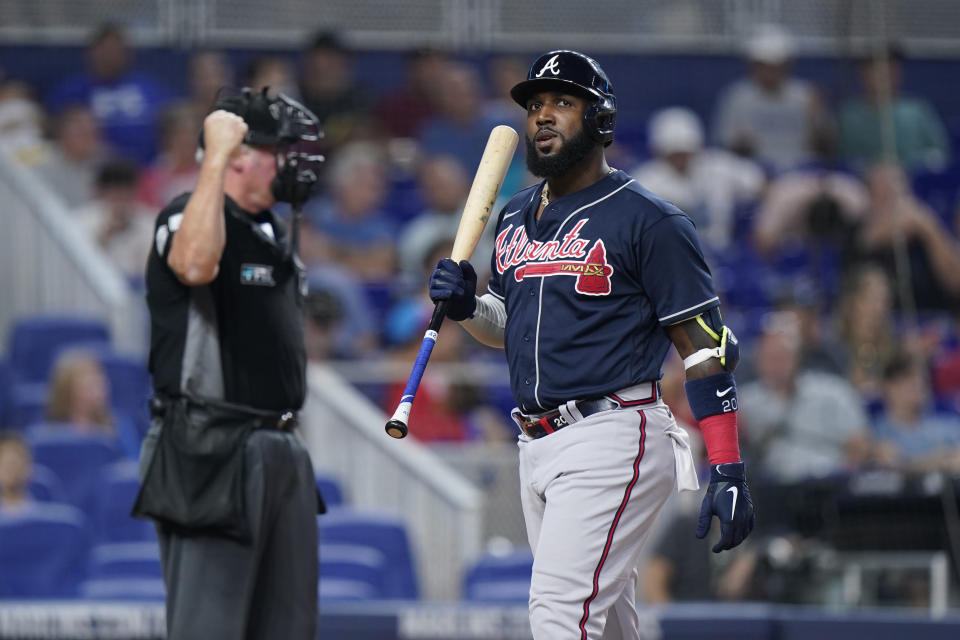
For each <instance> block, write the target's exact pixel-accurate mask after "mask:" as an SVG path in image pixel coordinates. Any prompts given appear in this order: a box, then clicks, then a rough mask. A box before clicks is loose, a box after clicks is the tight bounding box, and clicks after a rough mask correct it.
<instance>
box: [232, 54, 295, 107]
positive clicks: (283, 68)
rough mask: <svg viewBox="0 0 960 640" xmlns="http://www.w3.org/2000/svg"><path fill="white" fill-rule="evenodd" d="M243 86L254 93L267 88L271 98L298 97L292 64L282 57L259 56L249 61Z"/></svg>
mask: <svg viewBox="0 0 960 640" xmlns="http://www.w3.org/2000/svg"><path fill="white" fill-rule="evenodd" d="M243 86H245V87H250V88H251V89H253V90H254V91H255V92H259V91H262V90H263V89H264V88H269V90H268V91H267V93H268V95H270V96H271V97H276V96H277V94H278V93H282V94H284V95H287V96H290V97H291V98H294V99H299V97H300V92H299V90H298V89H297V81H296V73H295V72H294V68H293V63H291V62H290V60H289V59H287V58H285V57H282V56H259V57H257V58H254V59H253V60H252V61H250V64H248V65H247V68H246V70H245V71H244V74H243Z"/></svg>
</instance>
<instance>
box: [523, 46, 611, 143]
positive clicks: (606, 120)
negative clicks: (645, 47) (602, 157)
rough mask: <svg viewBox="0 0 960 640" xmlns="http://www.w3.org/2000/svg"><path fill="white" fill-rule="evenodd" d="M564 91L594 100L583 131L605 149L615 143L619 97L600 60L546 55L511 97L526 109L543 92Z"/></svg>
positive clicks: (554, 53)
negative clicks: (535, 96)
mask: <svg viewBox="0 0 960 640" xmlns="http://www.w3.org/2000/svg"><path fill="white" fill-rule="evenodd" d="M551 89H552V90H557V89H559V90H561V91H567V92H571V93H575V94H577V95H582V96H583V97H585V98H587V99H588V100H591V101H592V103H591V104H590V106H589V107H587V109H586V110H585V111H584V112H583V128H584V130H585V131H586V132H587V135H589V136H590V137H591V138H593V139H594V140H596V141H597V142H602V143H603V145H604V146H607V145H609V144H610V143H611V142H613V130H614V128H615V127H616V124H617V97H616V96H615V95H614V94H613V85H612V84H610V79H609V78H608V77H607V74H606V73H604V72H603V69H601V68H600V65H599V64H597V61H596V60H594V59H593V58H591V57H589V56H585V55H583V54H582V53H579V52H577V51H568V50H557V51H550V52H549V53H545V54H543V55H542V56H540V57H539V58H537V60H536V61H535V62H534V63H533V65H532V66H531V67H530V71H529V72H528V73H527V79H526V80H524V81H523V82H520V83H519V84H517V85H516V86H515V87H513V89H511V90H510V96H511V97H512V98H513V99H514V100H515V101H516V102H517V104H519V105H520V106H521V107H523V108H524V109H526V108H527V100H529V99H530V96H532V95H533V94H535V93H537V92H540V91H549V90H551Z"/></svg>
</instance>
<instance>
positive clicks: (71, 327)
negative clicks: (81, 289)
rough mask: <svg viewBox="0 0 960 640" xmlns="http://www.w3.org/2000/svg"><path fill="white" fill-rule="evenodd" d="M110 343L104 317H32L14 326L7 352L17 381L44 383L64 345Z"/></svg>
mask: <svg viewBox="0 0 960 640" xmlns="http://www.w3.org/2000/svg"><path fill="white" fill-rule="evenodd" d="M109 343H110V332H109V330H108V329H107V325H106V324H105V323H104V322H103V321H102V320H99V319H94V318H78V317H73V316H29V317H25V318H21V319H20V320H18V321H17V322H16V323H15V324H14V325H13V328H12V329H11V331H10V338H9V341H8V345H7V346H8V351H7V353H8V355H9V358H10V368H11V371H12V373H13V376H14V380H15V382H17V383H21V382H44V381H46V379H47V376H48V374H49V373H50V368H51V367H52V365H53V363H54V360H55V359H56V357H57V355H58V354H59V352H60V351H62V350H63V348H64V347H65V346H67V345H79V344H84V345H97V344H109Z"/></svg>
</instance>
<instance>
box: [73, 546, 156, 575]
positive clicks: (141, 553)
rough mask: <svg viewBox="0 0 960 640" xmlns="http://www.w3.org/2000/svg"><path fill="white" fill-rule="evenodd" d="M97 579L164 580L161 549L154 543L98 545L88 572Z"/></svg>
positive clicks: (92, 555)
mask: <svg viewBox="0 0 960 640" xmlns="http://www.w3.org/2000/svg"><path fill="white" fill-rule="evenodd" d="M87 574H88V576H89V577H90V579H97V578H163V571H162V568H161V566H160V548H159V547H158V546H157V543H156V541H153V542H114V543H108V544H98V545H97V546H95V547H93V549H92V550H91V552H90V564H89V570H88V572H87Z"/></svg>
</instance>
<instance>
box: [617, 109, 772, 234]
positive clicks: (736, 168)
mask: <svg viewBox="0 0 960 640" xmlns="http://www.w3.org/2000/svg"><path fill="white" fill-rule="evenodd" d="M649 135H650V147H651V150H652V151H653V152H654V153H655V154H656V156H657V157H656V158H655V159H653V160H650V161H648V162H645V163H644V164H642V165H640V166H639V167H637V168H636V169H634V170H633V177H634V178H636V179H637V182H639V183H640V184H641V185H643V186H644V187H645V188H646V189H649V190H650V191H652V192H653V193H655V194H657V195H658V196H660V197H661V198H664V199H666V200H669V201H670V202H672V203H673V204H675V205H677V206H678V207H680V208H681V209H682V210H683V211H684V212H685V213H686V214H687V215H689V216H690V217H691V218H692V219H693V221H694V222H695V223H696V225H697V231H698V233H699V236H700V239H701V241H702V242H704V244H706V245H707V247H708V248H709V249H712V250H713V251H723V250H725V249H727V248H728V247H729V246H730V244H731V242H733V240H734V238H733V230H734V222H735V216H736V210H737V209H738V208H739V207H743V206H744V205H746V204H749V203H753V202H755V201H756V200H757V199H758V198H759V196H760V193H761V190H762V189H763V186H764V183H765V177H764V174H763V171H762V170H761V169H760V167H758V166H757V165H756V164H754V163H753V162H751V161H749V160H746V159H744V158H739V157H737V156H735V155H733V154H732V153H729V152H727V151H724V150H722V149H704V147H703V125H702V124H701V123H700V118H699V117H697V114H695V113H694V112H693V111H691V110H689V109H685V108H683V107H670V108H668V109H663V110H662V111H658V112H657V113H655V114H654V115H653V117H652V118H651V119H650V134H649Z"/></svg>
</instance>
